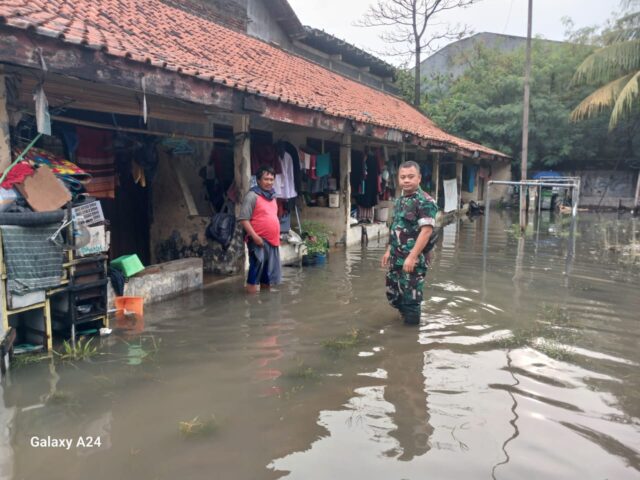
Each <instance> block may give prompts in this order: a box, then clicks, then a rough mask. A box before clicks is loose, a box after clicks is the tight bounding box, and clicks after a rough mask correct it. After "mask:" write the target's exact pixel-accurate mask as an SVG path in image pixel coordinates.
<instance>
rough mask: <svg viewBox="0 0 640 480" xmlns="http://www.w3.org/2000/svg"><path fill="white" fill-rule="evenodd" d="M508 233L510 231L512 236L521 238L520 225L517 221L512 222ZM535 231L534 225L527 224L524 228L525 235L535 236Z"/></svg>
mask: <svg viewBox="0 0 640 480" xmlns="http://www.w3.org/2000/svg"><path fill="white" fill-rule="evenodd" d="M507 233H509V234H510V235H511V236H512V237H515V238H519V237H520V225H518V224H517V223H514V224H512V225H511V227H510V228H509V230H507ZM533 233H534V229H533V225H527V226H526V228H525V229H524V235H525V237H531V236H533Z"/></svg>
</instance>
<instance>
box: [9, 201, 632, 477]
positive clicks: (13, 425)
mask: <svg viewBox="0 0 640 480" xmlns="http://www.w3.org/2000/svg"><path fill="white" fill-rule="evenodd" d="M490 221H491V224H490V225H489V245H488V247H489V248H488V256H487V258H486V262H483V256H482V250H483V248H482V247H483V224H482V222H483V219H482V218H480V219H478V220H476V221H472V222H471V221H468V220H465V221H461V222H459V223H455V224H452V225H449V226H448V227H446V229H445V232H444V235H443V239H442V243H441V245H439V246H438V247H437V249H436V251H435V254H434V258H433V266H432V270H431V271H430V273H429V275H428V279H427V287H426V291H425V299H426V301H425V304H424V305H423V307H422V323H421V325H420V326H419V327H407V326H404V325H403V324H402V323H401V322H400V321H399V319H398V317H397V313H395V311H394V310H392V309H391V308H390V307H389V306H388V305H387V304H386V300H385V295H384V278H383V277H384V272H383V271H382V269H381V268H380V267H379V259H380V256H381V255H382V253H383V247H384V242H382V243H380V244H377V243H376V242H375V241H374V240H373V239H371V242H370V244H369V246H368V248H365V249H363V248H360V247H358V248H354V249H349V250H347V251H346V252H345V251H338V252H335V253H332V255H331V256H330V259H329V262H328V263H327V265H324V266H318V267H309V268H304V269H298V268H286V269H285V270H284V274H285V275H284V277H285V278H284V284H283V285H282V286H281V287H280V288H279V289H278V290H277V291H275V290H274V291H271V292H266V293H261V294H258V295H256V296H252V297H247V296H246V295H244V294H243V293H242V291H241V286H242V285H241V283H240V282H237V281H231V282H229V283H226V284H222V285H219V286H216V287H215V288H212V289H208V290H204V291H200V292H196V293H193V294H190V295H187V296H183V297H180V298H177V299H175V300H172V301H168V302H165V303H162V304H157V305H150V306H147V307H146V310H145V318H144V322H141V321H125V322H121V323H118V324H117V325H115V327H117V328H116V330H115V331H114V334H113V335H112V336H110V337H107V338H103V339H102V340H101V341H100V342H98V343H99V348H98V353H97V354H96V355H88V356H89V358H88V359H87V360H74V361H64V360H63V359H60V358H57V359H55V360H54V361H48V360H47V361H42V362H39V363H33V364H21V365H19V366H17V367H16V368H14V369H13V370H12V372H11V376H10V378H9V379H8V380H7V381H6V382H5V383H3V384H2V386H1V392H2V395H1V397H0V425H2V427H3V428H2V431H1V436H0V478H1V479H3V480H4V479H32V478H47V479H84V478H92V479H105V480H106V479H109V480H113V479H129V478H131V479H175V478H185V479H205V478H206V479H211V478H220V479H276V478H287V479H304V480H312V479H348V478H364V479H369V480H374V479H380V480H382V479H385V480H386V479H425V478H434V479H465V478H473V479H481V478H496V479H505V480H511V479H541V478H558V479H560V478H562V479H574V478H575V479H616V480H619V479H637V478H640V373H639V372H640V370H639V368H638V367H639V364H640V348H638V345H639V341H640V295H639V292H638V289H639V288H640V256H638V255H637V254H636V252H637V250H634V248H633V247H632V246H631V245H632V243H633V242H634V241H635V242H640V222H637V221H634V220H632V219H631V218H630V217H618V216H616V215H615V214H590V213H581V214H580V216H579V220H578V225H577V231H576V235H575V236H572V235H570V232H569V223H568V221H567V219H566V218H561V217H552V216H550V214H549V213H548V212H547V213H546V214H544V213H543V217H542V219H541V222H540V228H539V229H536V228H533V229H531V231H529V232H528V233H527V236H526V237H525V238H524V240H519V238H518V237H517V236H516V235H514V233H513V232H514V228H513V227H512V219H511V217H510V216H509V215H507V214H502V215H501V214H496V213H494V212H492V215H491V219H490ZM535 226H536V225H535V224H534V227H535ZM634 254H635V256H634ZM483 264H486V270H485V271H483ZM22 363H24V361H23V362H22ZM34 437H35V438H37V439H38V440H36V441H35V443H36V445H34V440H33V439H34ZM47 437H50V438H49V440H47ZM53 439H71V445H70V447H69V448H68V449H67V448H66V447H65V446H64V445H63V446H61V447H53V446H50V445H51V443H52V442H51V440H53ZM78 439H82V441H81V442H80V443H81V444H78ZM88 439H91V441H92V442H93V445H92V446H87V445H86V443H87V440H88ZM97 439H99V440H98V441H96V440H97ZM40 441H42V442H44V443H45V444H46V445H49V446H41V444H40V443H39V442H40ZM47 442H48V443H47ZM98 442H99V443H100V445H97V444H96V443H98ZM82 443H84V444H85V445H84V446H83V445H82Z"/></svg>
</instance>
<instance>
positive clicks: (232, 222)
mask: <svg viewBox="0 0 640 480" xmlns="http://www.w3.org/2000/svg"><path fill="white" fill-rule="evenodd" d="M222 210H223V211H221V212H220V213H216V214H214V215H213V216H212V217H211V223H209V226H208V227H207V230H206V232H205V233H206V235H207V238H209V239H211V240H214V241H216V242H219V243H220V245H222V248H224V249H225V250H226V249H227V248H229V245H230V244H231V240H233V234H234V232H235V231H236V217H235V215H234V214H232V213H228V210H229V209H228V208H226V207H225V208H223V209H222ZM225 210H226V211H225Z"/></svg>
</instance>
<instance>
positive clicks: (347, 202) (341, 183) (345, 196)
mask: <svg viewBox="0 0 640 480" xmlns="http://www.w3.org/2000/svg"><path fill="white" fill-rule="evenodd" d="M350 174H351V135H348V134H346V135H343V136H342V140H341V142H340V178H339V179H338V188H339V189H340V201H341V202H342V205H341V207H342V212H343V215H344V232H336V233H337V234H338V235H337V237H338V238H340V239H344V242H345V244H346V242H347V232H348V231H349V217H350V214H351V181H350Z"/></svg>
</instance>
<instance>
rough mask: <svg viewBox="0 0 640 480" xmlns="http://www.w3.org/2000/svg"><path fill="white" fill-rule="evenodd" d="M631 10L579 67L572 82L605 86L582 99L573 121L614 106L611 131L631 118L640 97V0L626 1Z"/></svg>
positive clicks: (610, 125)
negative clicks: (639, 7) (635, 7)
mask: <svg viewBox="0 0 640 480" xmlns="http://www.w3.org/2000/svg"><path fill="white" fill-rule="evenodd" d="M622 3H623V7H626V10H627V11H630V13H627V14H625V15H623V16H622V17H621V18H620V19H618V20H617V21H616V22H615V24H614V26H613V28H612V29H611V30H610V31H609V32H606V33H605V34H604V36H603V37H604V41H605V42H604V43H605V46H604V47H602V48H600V49H598V50H596V51H595V52H593V53H592V54H591V55H589V56H588V57H587V58H586V59H585V60H584V61H583V62H582V63H581V64H580V66H579V67H578V69H577V70H576V72H575V74H574V76H573V80H572V83H573V84H574V85H578V84H597V85H601V84H602V83H604V82H607V83H606V84H605V85H603V86H601V87H600V88H598V89H597V90H596V91H594V92H593V93H592V94H591V95H589V96H588V97H587V98H585V99H584V100H582V102H580V103H579V104H578V106H577V107H576V108H575V109H574V110H573V112H571V119H572V120H573V121H578V120H584V119H586V118H592V117H594V116H596V115H598V114H599V113H601V112H603V111H607V110H609V109H611V108H612V110H611V116H610V117H609V130H613V129H614V128H615V127H616V126H617V125H618V124H619V123H620V122H621V121H622V120H623V119H624V118H629V117H631V116H632V115H633V112H634V111H635V110H636V109H637V107H638V101H639V100H640V11H638V9H635V11H631V10H632V7H633V6H640V0H626V1H623V2H622Z"/></svg>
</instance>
